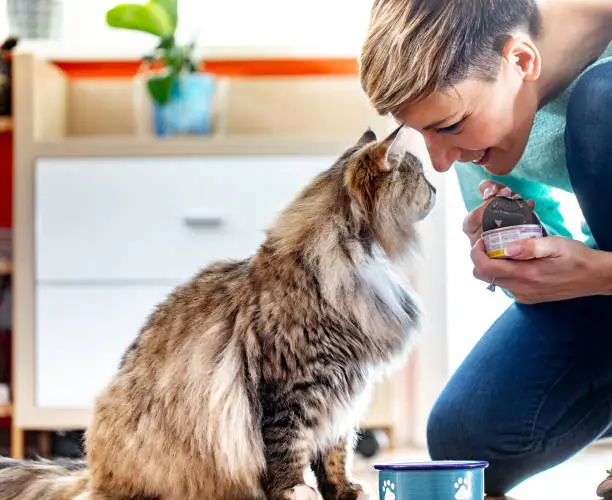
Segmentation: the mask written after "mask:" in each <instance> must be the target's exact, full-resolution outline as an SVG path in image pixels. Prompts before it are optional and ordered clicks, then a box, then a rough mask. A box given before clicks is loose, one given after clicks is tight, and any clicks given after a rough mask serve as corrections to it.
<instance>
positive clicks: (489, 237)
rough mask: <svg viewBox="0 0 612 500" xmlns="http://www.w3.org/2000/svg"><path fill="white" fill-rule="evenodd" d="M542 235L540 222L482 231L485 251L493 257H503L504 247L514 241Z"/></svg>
mask: <svg viewBox="0 0 612 500" xmlns="http://www.w3.org/2000/svg"><path fill="white" fill-rule="evenodd" d="M542 237H543V232H542V226H540V225H539V224H521V225H518V226H508V227H500V228H499V229H491V230H490V231H485V232H484V233H482V239H483V240H484V245H485V252H486V253H487V255H488V256H489V257H490V258H492V259H497V258H503V257H504V249H505V248H506V247H507V246H508V245H509V244H510V243H512V242H513V241H518V240H525V239H528V238H542Z"/></svg>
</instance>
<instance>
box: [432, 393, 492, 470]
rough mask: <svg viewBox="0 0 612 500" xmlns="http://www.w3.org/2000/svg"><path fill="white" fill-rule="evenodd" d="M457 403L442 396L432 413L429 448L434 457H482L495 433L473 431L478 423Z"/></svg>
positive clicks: (444, 458) (460, 458) (472, 458)
mask: <svg viewBox="0 0 612 500" xmlns="http://www.w3.org/2000/svg"><path fill="white" fill-rule="evenodd" d="M443 396H444V395H443ZM454 406H455V405H454V404H452V403H450V404H449V402H448V401H446V400H445V399H444V398H443V397H441V399H439V400H438V402H437V403H436V405H435V406H434V407H433V409H432V410H431V413H430V414H429V418H428V420H427V447H428V450H429V454H430V456H431V458H432V460H482V459H483V457H484V455H485V450H486V449H487V448H488V447H490V445H491V440H492V439H495V436H486V435H485V433H484V432H481V433H479V432H476V433H472V432H471V429H473V428H474V423H473V422H468V421H466V419H465V418H463V416H464V415H465V414H464V412H462V411H461V410H460V409H459V408H455V407H454Z"/></svg>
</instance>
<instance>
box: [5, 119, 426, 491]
mask: <svg viewBox="0 0 612 500" xmlns="http://www.w3.org/2000/svg"><path fill="white" fill-rule="evenodd" d="M434 193H435V190H434V189H433V187H432V186H431V184H430V183H429V182H428V181H427V180H426V179H425V176H424V174H423V169H422V164H421V162H420V161H419V159H418V158H417V157H416V156H415V155H413V154H412V153H411V152H410V151H409V150H408V148H407V146H406V141H405V140H404V132H403V131H402V130H401V128H400V129H397V130H396V131H395V132H393V133H392V134H391V135H390V136H389V137H386V138H384V139H382V140H378V139H377V138H376V136H375V134H374V133H373V132H372V131H371V130H368V131H366V132H365V133H364V134H363V136H362V137H361V138H360V139H359V140H358V142H357V143H356V144H355V145H353V146H351V147H349V148H348V149H347V150H346V151H345V152H344V153H343V154H342V155H341V156H340V157H339V159H338V160H337V162H336V163H335V164H334V165H332V166H331V167H330V168H329V169H328V170H326V171H324V172H322V173H321V174H320V175H318V176H317V177H316V178H315V179H314V180H313V181H312V182H311V183H310V184H309V185H308V186H307V187H305V189H304V190H303V191H302V192H301V193H300V194H299V196H297V198H296V199H295V200H294V201H293V203H291V204H290V205H289V206H288V207H287V208H286V209H285V210H284V211H283V212H282V213H281V214H280V215H279V216H278V218H277V220H276V222H275V223H274V224H273V225H272V226H271V227H270V228H269V230H268V232H267V235H266V239H265V241H264V242H263V243H262V244H261V246H260V247H259V248H258V250H257V252H256V253H255V254H254V255H253V256H252V257H250V258H247V259H244V260H235V261H225V262H218V263H215V264H212V265H210V266H208V267H207V268H205V269H203V270H202V271H201V272H199V273H198V274H197V275H196V276H194V277H193V279H191V280H190V281H188V282H187V283H185V284H183V285H181V286H179V287H177V288H176V289H175V290H174V291H173V292H172V293H170V294H169V296H168V297H167V298H166V299H165V300H164V301H163V302H162V303H161V304H159V305H158V306H157V308H156V309H155V311H153V312H152V314H151V315H150V317H149V318H148V319H147V321H146V323H145V324H144V325H143V327H142V329H141V330H140V332H139V335H138V337H137V339H136V340H135V341H134V343H133V344H132V345H131V346H130V348H129V349H128V350H127V351H126V353H125V354H124V357H123V360H122V363H121V366H120V367H119V369H118V371H117V373H116V375H115V376H114V377H113V378H112V380H111V381H110V382H109V384H108V386H107V387H106V388H105V389H104V390H103V391H102V392H101V394H99V396H98V397H97V400H96V402H95V407H94V410H93V419H92V422H91V425H90V426H89V427H88V429H87V431H86V435H85V452H86V453H85V456H86V460H84V461H83V463H72V462H70V463H66V461H65V460H64V461H62V462H59V463H56V462H54V461H33V460H32V461H20V460H12V459H8V458H6V459H1V460H0V500H137V499H140V500H144V499H159V500H196V499H197V500H208V499H210V500H259V499H268V500H285V499H293V500H311V499H312V500H314V499H316V498H318V495H317V492H316V491H315V490H314V489H312V488H311V487H310V486H307V485H305V484H304V471H305V469H306V468H307V467H309V466H310V467H311V468H312V470H313V472H314V474H315V476H316V478H317V486H318V489H319V492H320V493H321V495H322V497H323V498H324V499H325V500H331V499H345V500H350V499H357V498H365V494H364V493H363V490H362V488H361V487H360V486H359V485H357V484H353V483H352V482H351V481H350V479H349V477H348V469H349V468H350V465H349V462H350V455H351V447H352V440H353V433H354V430H355V428H356V426H357V424H358V421H359V418H360V416H361V411H362V410H363V407H364V404H365V401H366V396H367V393H368V388H369V387H370V386H371V384H372V381H373V380H374V377H376V376H377V374H379V373H380V372H381V370H384V369H385V368H386V367H388V366H389V364H391V363H393V362H394V361H395V360H397V359H402V356H403V355H404V354H405V353H406V351H407V350H408V346H409V343H410V340H411V336H412V332H413V331H414V330H415V326H416V324H417V322H418V317H419V310H418V307H417V305H416V303H415V300H414V298H413V296H412V295H411V293H410V291H409V290H408V288H407V287H406V285H405V283H404V280H403V279H401V278H399V276H398V275H397V274H395V273H394V272H393V270H392V267H391V264H393V263H394V261H398V260H403V257H405V255H406V254H407V252H408V250H409V249H410V247H411V246H413V245H414V243H415V227H414V225H415V223H416V222H417V221H419V220H421V219H422V218H423V217H425V216H426V215H427V214H428V212H429V211H430V209H431V207H432V206H433V204H434Z"/></svg>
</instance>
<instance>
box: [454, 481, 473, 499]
mask: <svg viewBox="0 0 612 500" xmlns="http://www.w3.org/2000/svg"><path fill="white" fill-rule="evenodd" d="M455 492H456V493H455V500H470V498H472V493H471V491H470V479H469V477H465V478H463V477H460V478H459V479H458V480H457V482H456V483H455Z"/></svg>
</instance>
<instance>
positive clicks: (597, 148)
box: [565, 62, 612, 173]
mask: <svg viewBox="0 0 612 500" xmlns="http://www.w3.org/2000/svg"><path fill="white" fill-rule="evenodd" d="M610 110H612V62H608V63H603V64H600V65H598V66H595V67H594V68H591V69H590V70H588V71H587V72H586V73H585V74H584V75H583V76H582V77H580V79H579V80H578V81H577V82H576V85H575V87H574V88H573V89H572V92H571V94H570V97H569V102H568V107H567V120H566V135H565V139H566V142H567V144H566V145H567V147H568V148H569V150H571V151H572V153H573V155H574V156H578V157H580V159H581V160H582V161H580V162H574V163H575V164H577V165H580V166H581V169H582V172H583V173H584V166H585V165H587V166H588V165H589V164H590V162H589V161H588V160H589V158H597V156H598V155H601V154H602V151H603V148H609V144H608V143H609V141H610V136H611V130H612V129H611V127H612V113H611V112H610ZM571 166H572V162H570V163H568V167H569V168H571Z"/></svg>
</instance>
